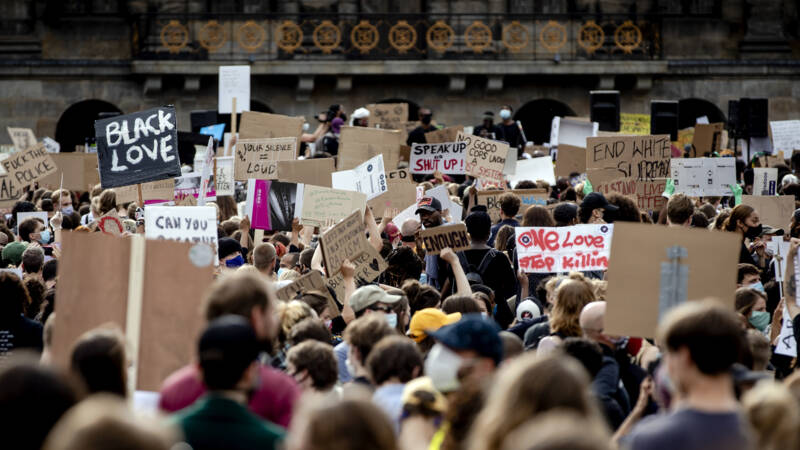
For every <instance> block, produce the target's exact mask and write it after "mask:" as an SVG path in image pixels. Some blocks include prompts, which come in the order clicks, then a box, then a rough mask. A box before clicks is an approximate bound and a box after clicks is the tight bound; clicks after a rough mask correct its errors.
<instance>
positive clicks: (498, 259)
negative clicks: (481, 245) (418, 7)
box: [464, 248, 517, 329]
mask: <svg viewBox="0 0 800 450" xmlns="http://www.w3.org/2000/svg"><path fill="white" fill-rule="evenodd" d="M489 250H490V249H488V248H486V249H470V250H464V256H465V257H466V258H467V262H468V263H469V264H470V265H471V266H474V267H475V268H476V269H477V268H478V267H480V265H481V261H483V257H484V256H486V253H488V252H489ZM481 278H482V279H483V284H484V285H486V286H489V287H490V288H492V290H494V302H495V304H496V305H497V314H496V315H495V320H496V321H497V323H498V324H499V325H500V326H501V327H502V328H503V329H506V328H508V326H509V325H511V322H512V321H513V320H514V317H513V315H512V314H511V309H509V307H508V302H507V301H506V300H508V298H509V297H511V296H514V295H517V277H516V276H515V275H514V269H513V268H511V262H510V261H509V260H508V257H507V256H506V255H505V253H502V252H500V253H498V254H497V255H496V256H495V257H494V259H493V260H492V262H491V263H489V266H488V267H487V268H486V270H485V271H484V272H483V273H482V274H481Z"/></svg>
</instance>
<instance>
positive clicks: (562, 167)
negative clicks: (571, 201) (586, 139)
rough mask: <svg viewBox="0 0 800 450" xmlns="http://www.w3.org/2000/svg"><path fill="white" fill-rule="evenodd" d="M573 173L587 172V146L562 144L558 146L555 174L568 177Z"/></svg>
mask: <svg viewBox="0 0 800 450" xmlns="http://www.w3.org/2000/svg"><path fill="white" fill-rule="evenodd" d="M573 173H586V148H585V147H575V146H573V145H568V144H561V145H559V146H558V155H557V158H556V168H555V176H557V177H568V176H570V174H573Z"/></svg>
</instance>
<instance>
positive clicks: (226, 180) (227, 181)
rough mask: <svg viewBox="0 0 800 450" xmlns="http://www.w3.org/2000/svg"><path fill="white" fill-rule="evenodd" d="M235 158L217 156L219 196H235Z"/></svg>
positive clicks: (216, 180)
mask: <svg viewBox="0 0 800 450" xmlns="http://www.w3.org/2000/svg"><path fill="white" fill-rule="evenodd" d="M233 159H234V157H233V156H217V158H216V160H217V171H216V172H215V174H214V183H215V184H216V190H217V196H220V195H233V194H234V193H235V191H236V182H235V181H234V179H233Z"/></svg>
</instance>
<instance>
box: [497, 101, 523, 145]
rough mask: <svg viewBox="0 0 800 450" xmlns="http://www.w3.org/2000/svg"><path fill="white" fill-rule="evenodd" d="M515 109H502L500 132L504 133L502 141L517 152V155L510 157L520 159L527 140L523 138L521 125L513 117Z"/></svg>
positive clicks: (505, 107)
mask: <svg viewBox="0 0 800 450" xmlns="http://www.w3.org/2000/svg"><path fill="white" fill-rule="evenodd" d="M513 112H514V109H513V108H511V107H510V106H508V105H503V106H501V107H500V120H501V121H502V122H500V131H501V132H502V136H501V138H502V140H504V141H506V142H508V145H509V146H510V147H511V149H515V150H516V151H517V153H516V154H513V155H510V156H512V157H516V158H519V155H520V153H521V152H522V149H523V148H524V147H525V139H524V138H523V137H522V130H521V129H520V127H519V125H517V123H516V122H515V121H514V119H513V118H512V117H511V115H512V113H513Z"/></svg>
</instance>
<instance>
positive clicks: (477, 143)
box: [456, 132, 513, 183]
mask: <svg viewBox="0 0 800 450" xmlns="http://www.w3.org/2000/svg"><path fill="white" fill-rule="evenodd" d="M456 140H457V141H458V142H466V143H467V150H466V152H467V157H466V166H465V167H466V173H467V174H468V175H472V176H473V177H475V178H485V179H489V180H492V181H500V182H503V183H504V182H505V176H504V175H503V169H504V168H505V165H506V157H507V156H508V153H509V147H508V144H506V143H504V142H500V141H493V140H491V139H484V138H482V137H478V136H473V135H468V134H465V133H463V132H462V133H458V136H457V138H456ZM512 156H513V155H512Z"/></svg>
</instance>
